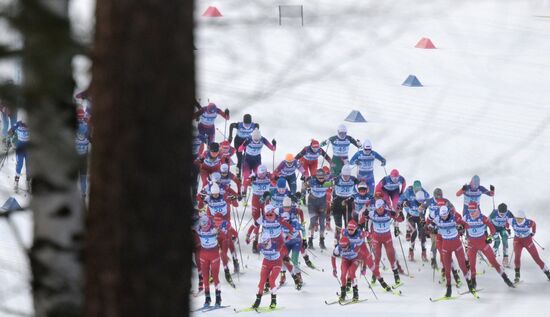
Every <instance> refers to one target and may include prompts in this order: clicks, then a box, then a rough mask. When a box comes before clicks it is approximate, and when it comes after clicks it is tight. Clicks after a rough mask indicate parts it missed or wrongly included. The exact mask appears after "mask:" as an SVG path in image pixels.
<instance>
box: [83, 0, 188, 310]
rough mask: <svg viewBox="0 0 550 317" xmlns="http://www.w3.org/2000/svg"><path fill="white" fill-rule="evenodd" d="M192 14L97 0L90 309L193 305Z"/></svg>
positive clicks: (135, 1)
mask: <svg viewBox="0 0 550 317" xmlns="http://www.w3.org/2000/svg"><path fill="white" fill-rule="evenodd" d="M192 14H193V1H190V0H185V1H182V0H163V1H158V0H117V1H113V0H98V1H97V4H96V32H95V44H94V54H93V69H92V73H93V82H92V92H91V94H92V100H93V122H94V140H93V141H94V145H93V149H92V159H91V173H90V175H91V188H90V189H91V192H90V210H89V213H88V214H87V219H86V225H87V232H86V250H85V259H86V293H85V296H86V304H85V315H86V316H89V317H92V316H93V317H96V316H106V317H117V316H132V317H138V316H146V317H151V316H163V317H169V316H177V317H181V316H187V315H188V314H189V290H190V279H191V233H190V227H191V213H192V204H191V197H190V195H189V193H190V177H189V175H190V172H189V171H190V170H191V164H192V162H191V160H192V159H191V141H190V140H191V121H192V111H193V109H192V105H193V103H194V93H195V86H194V56H193V15H192Z"/></svg>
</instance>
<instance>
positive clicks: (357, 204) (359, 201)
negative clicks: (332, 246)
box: [352, 181, 374, 221]
mask: <svg viewBox="0 0 550 317" xmlns="http://www.w3.org/2000/svg"><path fill="white" fill-rule="evenodd" d="M372 205H374V197H373V196H372V195H371V193H370V191H369V186H367V184H366V183H365V182H364V181H361V182H360V183H359V184H358V185H357V192H356V193H354V194H353V214H352V216H353V219H355V221H359V219H360V218H361V215H363V214H364V213H368V208H372Z"/></svg>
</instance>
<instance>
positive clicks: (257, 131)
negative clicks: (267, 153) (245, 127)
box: [252, 128, 262, 142]
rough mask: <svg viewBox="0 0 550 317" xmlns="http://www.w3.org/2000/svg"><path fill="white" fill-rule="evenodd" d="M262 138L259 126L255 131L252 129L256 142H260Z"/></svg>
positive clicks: (253, 138)
mask: <svg viewBox="0 0 550 317" xmlns="http://www.w3.org/2000/svg"><path fill="white" fill-rule="evenodd" d="M261 139H262V134H261V133H260V130H258V128H256V129H254V131H252V140H254V141H255V142H258V141H260V140H261Z"/></svg>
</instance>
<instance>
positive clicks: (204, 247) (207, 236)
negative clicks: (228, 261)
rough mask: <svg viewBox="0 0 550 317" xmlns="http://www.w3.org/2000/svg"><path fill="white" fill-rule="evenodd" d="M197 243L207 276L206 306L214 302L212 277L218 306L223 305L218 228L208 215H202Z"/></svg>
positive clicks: (203, 269)
mask: <svg viewBox="0 0 550 317" xmlns="http://www.w3.org/2000/svg"><path fill="white" fill-rule="evenodd" d="M196 244H197V248H199V250H200V251H199V258H200V266H201V272H202V274H203V276H204V277H205V278H206V283H204V284H205V285H204V296H205V301H204V307H208V306H210V303H211V302H212V300H211V298H210V283H208V278H209V277H212V279H213V280H214V287H215V289H216V304H215V305H216V306H221V303H222V295H221V293H222V291H221V285H220V279H219V276H218V275H219V271H220V251H219V247H218V230H217V229H216V228H215V226H214V224H213V222H212V220H211V219H210V218H209V217H207V216H201V217H200V219H199V226H198V228H197V229H196Z"/></svg>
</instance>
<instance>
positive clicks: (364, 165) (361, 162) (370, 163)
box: [349, 140, 386, 193]
mask: <svg viewBox="0 0 550 317" xmlns="http://www.w3.org/2000/svg"><path fill="white" fill-rule="evenodd" d="M374 160H379V161H380V163H381V166H386V159H385V158H383V157H382V156H381V155H380V154H378V152H376V151H373V150H372V144H371V142H370V140H365V142H363V149H361V150H359V151H357V153H355V155H353V157H352V158H351V160H350V161H349V163H350V165H357V179H359V180H360V181H364V182H365V183H367V185H368V186H369V191H370V192H371V193H374Z"/></svg>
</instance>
